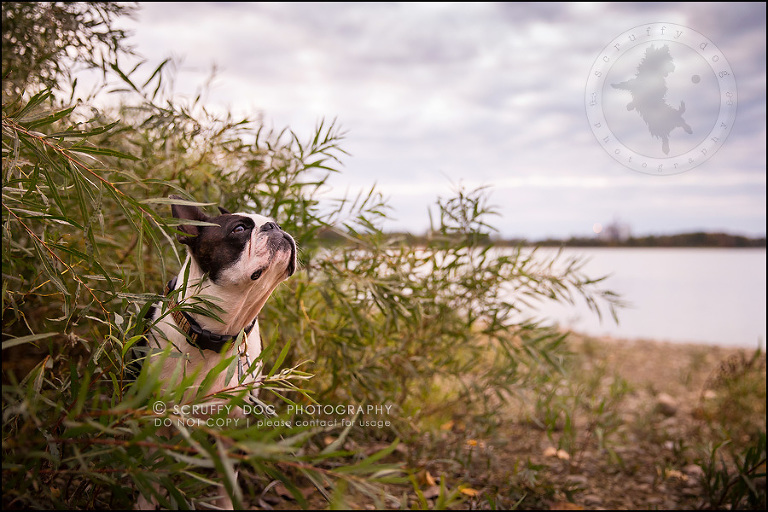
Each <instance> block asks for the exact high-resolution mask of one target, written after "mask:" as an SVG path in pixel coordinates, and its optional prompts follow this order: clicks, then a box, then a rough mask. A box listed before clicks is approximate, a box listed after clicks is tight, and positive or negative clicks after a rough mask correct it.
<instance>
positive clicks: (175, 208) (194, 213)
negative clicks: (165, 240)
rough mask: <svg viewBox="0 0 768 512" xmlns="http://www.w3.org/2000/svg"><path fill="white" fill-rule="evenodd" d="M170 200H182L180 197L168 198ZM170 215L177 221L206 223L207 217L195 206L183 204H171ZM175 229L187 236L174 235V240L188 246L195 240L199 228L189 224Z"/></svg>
mask: <svg viewBox="0 0 768 512" xmlns="http://www.w3.org/2000/svg"><path fill="white" fill-rule="evenodd" d="M169 197H170V198H171V199H179V200H182V201H183V200H184V199H183V198H182V197H179V196H169ZM171 213H173V216H174V217H175V218H177V219H186V220H198V221H203V222H207V221H208V219H209V217H208V216H207V215H206V214H205V212H203V210H201V209H200V208H198V207H197V206H189V205H183V204H172V205H171ZM177 229H178V230H179V231H183V232H184V233H186V234H187V235H190V236H186V235H176V239H177V240H178V241H179V242H181V243H182V244H187V245H189V244H190V243H192V241H193V240H194V239H195V238H194V237H196V236H197V235H199V234H200V226H192V225H190V224H182V225H180V226H177Z"/></svg>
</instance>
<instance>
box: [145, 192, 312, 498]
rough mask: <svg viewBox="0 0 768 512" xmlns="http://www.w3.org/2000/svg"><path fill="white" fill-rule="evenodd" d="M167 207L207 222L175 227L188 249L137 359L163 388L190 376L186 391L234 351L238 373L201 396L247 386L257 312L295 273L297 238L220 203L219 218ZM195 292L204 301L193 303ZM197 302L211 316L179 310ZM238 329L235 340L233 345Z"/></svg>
mask: <svg viewBox="0 0 768 512" xmlns="http://www.w3.org/2000/svg"><path fill="white" fill-rule="evenodd" d="M170 198H171V199H174V200H178V201H183V200H182V198H180V197H178V196H170ZM171 211H172V213H173V216H174V217H175V218H176V219H180V220H188V221H196V222H199V223H206V224H207V225H193V224H182V225H180V226H179V227H178V229H179V230H180V231H181V233H180V234H178V235H177V240H178V242H179V243H181V244H183V245H186V246H187V258H186V261H185V262H184V264H183V265H182V268H181V271H180V272H179V274H178V276H177V277H175V278H174V279H173V280H171V282H170V283H168V285H166V290H165V294H166V295H167V296H169V300H168V301H167V306H166V308H165V310H163V308H160V307H157V306H155V307H153V309H150V311H149V313H148V317H149V318H148V320H149V325H152V329H151V330H150V331H149V332H148V333H147V336H146V343H147V345H148V348H149V351H150V355H148V356H147V357H146V359H145V363H144V364H149V365H152V364H160V365H162V369H161V370H160V372H159V375H160V379H161V380H162V382H163V386H164V388H165V389H172V388H173V387H174V386H176V385H177V383H178V381H179V380H180V379H181V378H182V376H183V375H192V374H195V373H196V375H197V377H196V379H195V380H194V384H193V386H192V388H190V389H189V390H188V391H187V393H193V392H194V391H195V389H196V388H197V387H198V386H200V384H201V383H202V381H203V379H204V378H205V376H206V375H207V374H208V372H209V371H210V370H211V369H213V368H214V367H216V365H217V364H219V363H220V362H221V361H222V359H223V358H227V357H231V356H236V359H237V369H238V371H236V372H227V371H223V372H220V374H219V376H218V378H217V379H216V380H215V381H214V382H213V384H212V386H211V388H210V389H209V390H208V392H207V393H208V394H212V393H216V392H219V391H222V390H225V389H230V388H234V387H236V386H238V383H239V382H240V381H241V380H242V381H243V384H253V383H254V382H257V381H258V379H259V377H260V365H259V364H258V363H256V364H254V363H255V362H256V360H257V358H258V357H259V354H260V353H261V339H260V336H259V325H258V315H259V312H260V311H261V309H262V308H263V307H264V304H265V303H266V301H267V299H268V298H269V297H270V295H271V294H272V292H273V291H274V290H275V288H277V286H278V285H279V284H280V283H282V282H283V281H285V280H286V279H288V278H289V277H290V276H291V275H293V274H294V272H295V271H296V266H297V257H296V252H297V250H296V242H295V241H294V239H293V238H292V237H291V236H290V235H289V234H288V233H286V232H285V231H283V230H282V229H281V228H280V226H279V225H278V224H277V223H275V222H274V221H273V220H272V219H269V218H267V217H264V216H262V215H256V214H251V213H230V212H229V211H227V210H226V209H224V208H222V207H219V212H220V215H218V216H214V217H211V216H208V215H206V214H205V212H203V211H202V210H201V209H200V208H198V207H197V206H190V205H187V204H184V203H180V204H172V206H171ZM202 297H204V298H205V301H204V302H199V301H198V299H199V298H202ZM196 301H198V304H197V307H200V306H201V305H204V304H211V303H212V304H214V305H215V306H216V308H215V311H211V312H212V313H214V314H215V315H216V316H217V317H218V318H212V317H210V316H205V315H202V314H195V313H193V312H190V311H189V310H187V311H181V310H180V309H181V306H180V305H187V306H190V305H194V304H195V303H196ZM185 309H188V308H185ZM193 309H194V308H193ZM241 332H243V336H242V340H241V342H240V343H236V340H237V338H238V335H239V334H240V333H241ZM168 345H170V349H169V348H168ZM163 350H170V351H171V352H172V354H171V355H172V356H174V357H166V358H164V359H163V358H160V359H159V360H157V362H153V358H152V356H151V352H152V351H163ZM228 375H229V378H228V377H227V376H228ZM187 396H190V395H187ZM156 490H157V488H156ZM220 490H221V494H220V498H219V501H218V503H217V506H219V507H220V508H229V509H231V508H232V502H231V500H230V498H229V496H228V495H227V494H226V492H224V489H223V486H221V489H220ZM155 507H156V503H151V502H149V501H147V500H146V499H145V498H144V496H143V495H140V496H139V500H138V502H137V508H139V509H147V508H149V509H152V508H155Z"/></svg>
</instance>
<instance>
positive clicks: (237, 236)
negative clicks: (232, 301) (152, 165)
mask: <svg viewBox="0 0 768 512" xmlns="http://www.w3.org/2000/svg"><path fill="white" fill-rule="evenodd" d="M171 198H172V199H181V198H180V197H177V196H171ZM171 210H172V212H173V216H174V217H176V218H177V219H187V220H192V221H202V222H206V223H210V224H213V225H212V226H195V225H189V224H184V225H181V226H179V230H181V231H182V232H183V233H184V234H182V235H178V236H177V238H178V240H179V242H181V243H182V244H185V245H186V246H187V247H189V252H190V255H191V258H192V259H193V260H194V262H195V263H196V264H197V266H198V267H199V269H200V271H201V272H202V273H203V274H206V275H207V276H208V278H209V279H210V280H211V281H212V282H213V283H214V284H216V285H218V286H222V287H241V286H245V285H248V284H260V285H261V284H263V285H265V286H258V287H259V288H264V289H265V290H269V291H271V290H272V289H274V287H275V286H277V285H278V284H279V283H280V282H282V281H284V280H285V279H287V278H288V277H290V276H291V275H292V274H293V273H294V272H295V271H296V243H295V242H294V241H293V238H292V237H291V235H289V234H288V233H286V232H285V231H283V230H282V229H280V226H278V225H277V224H276V223H275V222H274V221H272V220H271V219H268V218H267V217H264V216H262V215H256V214H251V213H230V212H228V211H227V210H225V209H224V208H221V207H219V211H220V212H221V215H218V216H216V217H210V216H208V215H206V214H205V212H203V211H202V210H201V209H200V208H198V207H196V206H188V205H180V204H174V205H172V207H171Z"/></svg>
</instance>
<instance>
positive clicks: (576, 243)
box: [318, 230, 766, 248]
mask: <svg viewBox="0 0 768 512" xmlns="http://www.w3.org/2000/svg"><path fill="white" fill-rule="evenodd" d="M386 236H387V237H388V238H389V239H390V240H397V241H400V242H402V243H404V244H405V245H409V246H422V245H423V246H426V245H430V244H432V245H434V243H435V241H436V238H437V236H436V235H435V234H433V233H427V234H423V235H414V234H412V233H406V232H389V233H387V235H386ZM472 236H473V238H474V239H473V240H472V242H473V243H474V244H475V245H495V246H502V247H513V246H518V245H524V246H526V245H531V246H534V245H537V246H543V247H747V248H750V247H751V248H755V247H765V246H766V244H765V237H761V238H749V237H746V236H740V235H730V234H728V233H706V232H696V233H682V234H677V235H648V236H640V237H629V238H626V239H624V240H615V239H604V238H598V237H570V238H567V239H556V238H547V239H545V240H540V241H531V240H527V239H524V238H507V239H497V238H495V237H492V236H491V235H489V234H487V233H473V234H472ZM318 238H319V240H320V242H321V243H322V244H323V245H326V246H333V247H336V246H339V245H344V244H345V243H346V239H345V238H344V237H343V236H341V235H339V234H338V233H337V232H335V231H332V230H325V231H322V232H320V233H319V234H318ZM440 238H441V239H442V242H443V243H444V244H446V245H450V244H452V243H463V242H466V240H459V239H458V238H457V237H454V238H453V239H451V238H446V237H445V236H443V235H440Z"/></svg>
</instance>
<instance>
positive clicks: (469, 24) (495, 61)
mask: <svg viewBox="0 0 768 512" xmlns="http://www.w3.org/2000/svg"><path fill="white" fill-rule="evenodd" d="M139 5H140V10H139V12H138V13H137V15H136V16H135V18H134V19H133V20H130V19H123V20H121V25H122V26H124V27H126V28H128V29H129V30H130V31H131V32H132V35H131V36H130V38H129V40H128V43H129V44H130V45H132V46H134V48H135V50H136V52H137V54H139V55H140V56H141V57H142V58H145V59H147V61H148V63H149V64H152V63H154V65H157V64H159V63H160V62H161V61H162V60H163V59H165V58H166V57H170V56H173V57H176V58H179V59H181V62H182V64H181V66H180V69H179V76H178V77H177V79H176V88H177V91H178V92H179V93H181V94H187V95H190V96H192V95H194V94H195V93H196V91H197V88H198V86H199V85H200V84H201V83H203V82H204V81H205V80H206V79H207V77H208V76H209V74H210V71H211V68H212V66H213V65H214V64H215V65H216V67H217V69H218V73H217V75H216V76H217V78H216V80H215V82H214V83H213V88H212V90H211V92H210V93H209V96H208V99H207V105H208V106H209V107H211V108H217V109H221V110H222V111H224V110H230V111H232V112H234V113H238V114H241V115H249V116H252V117H253V116H260V118H261V119H263V122H264V123H265V125H267V126H268V127H275V128H277V129H281V128H283V127H286V126H287V127H290V128H291V129H292V130H293V131H294V132H296V133H297V134H299V135H300V136H302V135H303V138H306V137H309V136H310V135H311V134H312V132H313V129H314V127H315V126H316V125H317V124H318V122H319V121H320V120H321V119H326V120H332V119H334V118H335V119H337V122H338V123H339V124H340V126H341V127H342V128H343V129H344V130H345V131H346V137H345V140H344V141H343V143H342V148H343V149H344V150H346V151H347V152H348V153H349V155H348V156H345V157H344V158H343V159H342V163H343V166H342V168H341V169H342V171H343V172H342V173H340V174H338V175H334V176H333V177H332V179H331V181H330V184H331V185H332V187H333V189H332V193H333V194H336V195H337V196H339V195H342V194H344V193H348V194H349V195H352V196H354V195H355V194H356V193H357V191H359V190H366V191H367V190H369V189H370V188H371V186H373V185H374V184H375V185H376V187H377V189H378V190H379V191H380V192H381V193H382V194H383V195H384V196H385V197H386V198H387V201H388V204H389V205H390V206H391V207H392V211H391V216H392V218H391V219H389V220H387V221H386V222H385V223H384V225H383V227H384V228H385V229H388V230H403V231H410V232H413V233H423V232H424V231H425V230H426V229H427V228H428V227H429V222H430V220H429V214H428V210H429V209H430V208H431V209H432V212H433V214H434V213H435V212H436V210H435V207H434V205H435V203H436V200H437V199H438V197H440V198H448V197H450V196H451V195H452V193H453V191H454V190H455V188H456V186H458V185H461V186H463V187H465V188H466V189H472V188H475V187H478V186H488V187H489V190H490V203H491V204H492V205H494V206H496V209H497V211H498V213H499V215H498V216H496V217H492V218H490V219H489V220H490V222H491V224H493V225H494V226H495V227H496V228H497V229H498V233H497V234H498V235H499V236H503V237H508V238H512V237H515V238H527V239H529V240H538V239H543V238H547V237H558V238H562V237H568V236H594V234H595V231H598V230H599V229H600V225H602V226H606V225H608V224H610V223H612V222H615V221H618V222H621V223H623V224H626V225H627V226H629V228H630V229H631V232H632V234H634V235H637V236H641V235H648V234H674V233H682V232H691V231H700V230H706V231H725V232H728V233H733V234H740V235H748V236H765V232H766V229H765V225H766V217H765V204H766V203H765V191H766V180H765V177H766V158H765V154H766V133H765V127H766V110H765V106H766V101H765V97H766V76H765V67H766V65H765V62H766V55H765V48H766V36H765V34H766V27H765V23H766V12H765V4H763V3H760V4H742V3H711V4H710V3H706V4H703V3H702V4H699V3H642V4H640V3H637V4H632V3H630V4H623V3H622V4H593V3H589V4H578V3H576V4H570V3H569V4H551V3H546V4H536V3H532V4H493V3H471V4H444V3H428V4H367V3H366V4H354V3H352V4H347V3H345V4H298V3H290V4H255V3H239V2H237V3H218V2H217V3H186V2H178V3H140V4H139ZM665 24H668V25H669V27H670V28H672V29H678V32H679V33H681V34H682V33H685V34H686V35H685V37H683V38H682V39H679V40H674V39H669V34H670V31H667V32H666V34H667V36H666V37H667V39H663V38H658V37H649V38H647V39H641V41H639V42H636V43H635V46H633V47H632V49H629V48H630V46H631V45H629V44H627V45H626V46H622V47H621V48H622V49H621V52H622V53H614V54H611V53H610V51H611V49H612V48H611V46H610V44H611V43H612V42H614V41H619V40H620V41H625V40H628V38H629V36H630V35H633V34H637V33H641V32H642V30H643V28H644V27H651V28H652V29H653V30H654V31H655V32H659V31H660V27H661V26H666V25H665ZM688 29H690V30H688ZM702 36H703V37H702ZM617 38H618V39H617ZM686 38H687V39H686ZM700 41H701V43H700ZM704 42H706V43H707V44H706V45H705V49H700V48H699V46H700V45H701V44H704ZM651 45H653V46H654V47H655V48H660V47H662V46H664V45H666V46H667V47H668V49H669V51H670V56H671V58H672V62H673V68H674V70H673V71H670V70H669V69H667V72H666V75H664V76H663V78H662V79H661V82H660V83H661V84H662V85H663V86H664V87H666V95H664V92H663V91H662V93H661V95H660V96H659V97H658V98H657V100H656V101H657V102H658V104H660V105H666V106H668V108H673V109H675V110H673V111H670V112H672V113H673V114H674V113H677V112H680V103H681V101H682V100H685V103H686V107H685V108H684V109H683V110H684V113H682V114H680V117H683V118H684V119H683V121H684V122H686V123H687V125H688V126H689V128H690V129H691V132H692V133H691V134H688V133H686V131H685V130H684V128H683V127H682V126H683V125H682V124H678V125H677V127H675V128H673V129H672V131H670V132H668V135H669V150H670V153H669V154H668V155H665V154H663V153H661V152H660V151H661V150H662V141H661V138H658V137H656V138H654V137H653V136H652V134H651V125H650V124H648V122H649V121H646V119H648V116H647V115H646V117H642V116H641V113H642V114H643V115H645V113H643V112H641V110H642V109H641V108H634V109H633V108H629V104H630V103H632V102H633V98H634V99H637V98H635V97H633V94H635V92H637V91H635V92H631V91H629V90H628V89H626V88H625V89H623V90H622V89H621V88H617V87H613V86H612V84H615V83H617V81H625V80H626V81H629V80H632V79H633V78H634V79H636V82H635V83H640V80H641V79H642V80H646V78H647V77H649V76H650V75H643V76H641V75H640V73H641V71H640V69H641V68H640V67H638V66H639V64H640V61H641V60H642V58H643V57H644V56H648V54H647V53H643V52H647V51H648V47H649V46H651ZM625 48H626V51H625V50H624V49H625ZM616 52H619V50H618V49H616ZM712 52H714V53H712ZM714 55H717V57H713V56H714ZM609 57H610V58H609ZM602 58H609V60H611V59H613V60H612V61H611V62H609V63H608V64H605V65H602V64H601V62H600V59H602ZM713 59H715V60H717V61H718V62H717V63H715V62H714V60H713ZM149 64H148V65H149ZM126 67H127V66H126ZM723 70H726V71H727V76H726V77H725V78H723V77H721V79H718V78H717V74H718V73H721V72H722V71H723ZM601 71H604V72H605V74H604V76H605V77H606V78H603V79H602V80H604V82H602V83H598V84H597V85H595V84H594V81H595V80H596V79H595V78H594V77H595V76H596V75H595V72H601ZM654 76H655V77H656V79H658V76H659V75H658V73H657V74H656V75H654ZM590 80H591V82H590ZM727 80H730V82H728V81H727ZM643 83H646V84H647V83H655V84H657V85H658V82H648V81H647V80H646V82H643ZM592 87H598V88H599V89H598V90H599V91H600V108H601V109H602V110H601V112H602V113H603V114H604V116H603V117H602V118H601V120H598V121H597V122H598V123H599V122H600V121H602V123H603V125H604V126H603V125H601V129H606V128H608V129H609V130H610V133H609V135H610V136H611V137H613V138H614V139H615V141H616V142H617V143H618V142H621V144H622V146H620V147H617V148H614V147H613V146H610V145H608V144H603V143H601V142H600V140H599V139H598V136H599V137H602V136H603V133H602V132H600V130H598V129H594V132H593V128H594V125H595V124H596V123H595V120H594V119H593V118H588V116H587V112H588V109H589V105H588V94H587V92H588V91H587V90H588V89H590V88H592ZM730 87H735V89H736V90H735V94H734V95H732V96H729V99H731V100H732V101H733V103H732V105H731V106H728V107H726V106H725V96H724V94H725V92H730V91H726V89H729V88H730ZM650 90H654V89H650ZM638 101H639V100H638ZM729 109H734V110H729ZM591 112H594V110H592V111H591ZM723 112H725V113H726V114H723ZM728 112H730V113H733V112H735V119H734V118H731V119H727V123H726V124H728V125H729V127H728V130H727V131H724V132H722V133H720V134H718V133H715V132H714V131H713V130H714V129H715V127H716V126H717V125H718V123H720V122H721V118H719V117H718V113H720V114H721V115H726V116H727V113H728ZM731 121H732V122H731ZM713 136H714V137H716V138H717V139H718V142H717V144H716V146H712V147H710V148H709V153H708V155H707V157H706V158H704V157H700V158H697V159H695V164H694V166H693V167H692V168H690V169H688V170H686V171H685V172H680V173H677V174H673V173H672V172H673V171H672V170H671V166H670V165H668V164H671V163H672V162H673V160H674V159H675V158H677V161H680V162H682V161H683V160H681V159H685V158H688V156H689V155H691V154H694V153H695V152H698V151H700V148H701V147H704V146H701V144H704V143H705V142H706V141H707V140H708V139H711V138H712V137H713ZM697 144H699V145H697ZM704 148H705V149H707V148H706V147H704ZM616 150H618V151H619V152H620V153H621V155H626V154H627V151H639V154H641V155H643V156H641V158H645V157H648V158H649V159H651V160H652V162H661V161H663V162H664V165H666V166H667V168H668V169H669V170H665V171H663V172H662V173H661V174H654V172H653V171H651V172H641V171H639V170H635V169H634V168H631V167H632V166H637V165H638V164H639V159H638V158H635V160H634V161H633V162H632V163H631V164H627V163H626V162H625V163H621V162H620V161H618V160H617V159H618V158H619V157H617V159H614V157H613V156H612V155H614V154H615V151H616ZM654 165H655V164H654ZM659 172H661V171H659ZM675 172H676V171H675Z"/></svg>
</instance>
